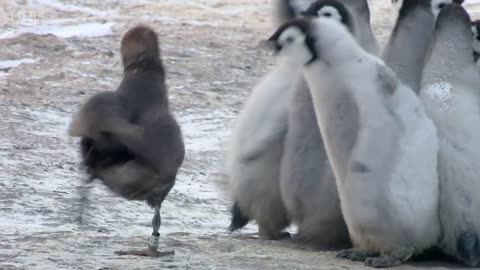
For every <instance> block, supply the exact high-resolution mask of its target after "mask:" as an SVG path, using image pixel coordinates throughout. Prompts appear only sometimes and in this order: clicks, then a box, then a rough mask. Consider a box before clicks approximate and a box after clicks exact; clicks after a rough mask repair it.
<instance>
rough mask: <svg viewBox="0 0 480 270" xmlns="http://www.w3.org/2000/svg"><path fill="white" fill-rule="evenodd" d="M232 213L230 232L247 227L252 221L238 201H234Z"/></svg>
mask: <svg viewBox="0 0 480 270" xmlns="http://www.w3.org/2000/svg"><path fill="white" fill-rule="evenodd" d="M231 214H232V222H231V223H230V226H229V227H228V231H230V232H234V231H236V230H240V229H241V228H243V227H245V226H246V225H247V224H248V222H249V221H250V219H249V218H248V217H247V216H246V215H245V214H244V213H243V212H242V210H241V209H240V207H239V206H238V203H237V202H234V203H233V206H232V209H231Z"/></svg>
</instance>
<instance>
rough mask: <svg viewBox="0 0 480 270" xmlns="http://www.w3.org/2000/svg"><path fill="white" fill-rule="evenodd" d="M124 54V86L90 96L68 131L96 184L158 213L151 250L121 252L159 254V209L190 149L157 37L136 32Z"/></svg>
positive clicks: (138, 29)
mask: <svg viewBox="0 0 480 270" xmlns="http://www.w3.org/2000/svg"><path fill="white" fill-rule="evenodd" d="M121 54H122V60H123V67H124V76H123V80H122V82H121V84H120V86H119V87H118V89H117V90H116V91H105V92H100V93H98V94H95V95H94V96H92V97H90V98H89V99H88V100H87V101H86V102H85V104H83V105H82V106H81V107H80V109H79V111H78V112H77V113H76V114H75V115H74V116H73V120H72V123H71V126H70V129H69V133H70V135H71V136H74V137H80V138H81V155H82V162H83V165H85V168H86V170H87V174H88V175H89V176H90V179H91V180H93V179H95V178H97V179H99V180H101V181H102V182H103V184H105V185H106V186H107V187H108V188H109V189H110V190H111V191H113V192H114V193H116V194H118V195H120V196H122V197H123V198H126V199H128V200H140V201H146V202H147V204H148V205H149V206H151V207H153V208H154V209H155V214H154V217H153V220H152V226H153V233H152V240H151V242H150V244H149V248H148V249H147V250H145V251H135V250H132V251H126V252H124V251H121V252H119V253H118V254H121V255H125V254H132V255H142V256H160V255H162V254H163V253H161V252H158V251H157V248H158V240H159V235H160V234H159V228H160V224H161V219H160V207H161V205H162V202H163V200H164V199H165V198H166V196H167V195H168V193H169V192H170V190H171V189H172V187H173V185H174V184H175V179H176V175H177V172H178V169H179V167H180V166H181V164H182V162H183V158H184V155H185V149H184V145H183V140H182V134H181V131H180V127H179V126H178V124H177V122H176V121H175V119H174V118H173V117H172V115H171V114H170V112H169V106H168V96H167V88H166V85H165V71H164V68H163V64H162V60H161V58H160V50H159V46H158V38H157V34H156V33H155V32H154V31H153V30H152V29H151V28H149V27H147V26H142V25H139V26H136V27H133V28H131V29H130V30H129V31H127V33H126V34H125V35H124V36H123V38H122V42H121Z"/></svg>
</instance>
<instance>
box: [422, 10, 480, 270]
mask: <svg viewBox="0 0 480 270" xmlns="http://www.w3.org/2000/svg"><path fill="white" fill-rule="evenodd" d="M452 44H454V46H453V45H452ZM472 51H473V49H472V34H471V23H470V18H469V15H468V13H467V12H466V11H465V9H464V8H463V7H461V6H459V5H456V4H450V5H448V6H446V7H444V8H443V9H442V11H441V12H440V14H439V16H438V19H437V23H436V25H435V34H434V41H433V46H432V49H431V52H430V56H429V58H428V60H427V64H426V66H425V70H424V78H423V81H422V85H423V87H422V90H421V93H420V97H421V99H422V101H423V103H424V104H425V106H426V110H427V113H428V114H429V115H430V116H431V118H432V119H433V121H434V123H435V125H436V126H437V128H438V132H439V138H440V152H439V155H438V160H439V166H438V173H439V179H440V220H441V225H442V239H441V241H440V247H441V248H442V250H443V251H444V252H445V253H447V254H449V255H451V256H454V257H456V258H458V259H459V260H461V261H463V262H464V263H465V264H467V265H469V266H477V267H478V266H480V215H479V213H478V211H479V209H480V196H479V191H480V179H479V178H478V176H479V174H480V107H479V106H478V103H479V101H480V72H479V70H478V69H477V68H476V66H475V63H474V60H473V58H472Z"/></svg>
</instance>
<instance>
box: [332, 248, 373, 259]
mask: <svg viewBox="0 0 480 270" xmlns="http://www.w3.org/2000/svg"><path fill="white" fill-rule="evenodd" d="M336 257H337V258H341V259H347V260H350V261H354V262H365V261H366V260H367V259H369V258H371V257H378V254H377V253H375V252H371V251H365V250H359V249H355V248H350V249H344V250H341V251H339V252H338V253H337V255H336Z"/></svg>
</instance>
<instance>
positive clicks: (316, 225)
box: [280, 0, 370, 249]
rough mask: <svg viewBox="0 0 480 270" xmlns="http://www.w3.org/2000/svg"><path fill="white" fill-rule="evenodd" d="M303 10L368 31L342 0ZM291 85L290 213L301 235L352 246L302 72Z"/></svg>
mask: <svg viewBox="0 0 480 270" xmlns="http://www.w3.org/2000/svg"><path fill="white" fill-rule="evenodd" d="M352 11H355V9H352ZM302 14H303V15H304V16H318V17H325V18H330V19H332V20H336V21H338V22H341V23H342V24H343V25H345V26H346V27H347V28H348V29H349V30H350V32H351V33H353V34H354V36H355V37H358V32H362V31H365V29H360V28H359V27H355V22H354V21H353V18H352V15H351V12H349V11H348V10H347V9H346V7H345V6H344V5H343V4H341V3H340V1H337V0H320V1H316V2H314V3H313V4H312V5H311V6H310V7H309V8H308V9H307V10H305V11H304V12H303V13H302ZM355 15H358V16H366V14H365V12H364V13H362V14H355ZM357 40H358V39H357ZM369 44H370V42H369V43H368V44H366V45H365V47H364V48H369ZM292 90H293V92H292V94H293V95H292V96H291V100H290V104H289V116H288V132H287V136H286V139H285V149H284V154H283V157H282V165H281V171H280V172H281V173H280V187H281V191H282V198H283V201H284V203H285V206H286V207H287V211H288V214H289V216H290V218H291V219H292V222H293V223H295V224H296V225H297V226H298V234H297V235H296V239H297V240H300V241H302V242H305V243H308V244H310V245H313V246H315V247H318V248H322V249H331V248H342V247H343V248H344V247H349V246H350V245H351V244H350V239H349V235H348V229H347V227H346V224H345V221H344V219H343V216H342V211H341V209H340V200H339V197H338V192H337V186H336V184H335V177H334V175H333V171H332V168H331V166H330V162H329V160H328V157H327V154H326V151H325V146H324V144H323V138H322V135H321V133H320V130H319V128H318V126H317V119H316V117H315V111H314V108H313V103H312V97H311V94H310V91H309V89H308V87H307V84H306V82H305V80H304V78H303V76H301V78H299V79H298V82H297V83H296V84H295V85H294V88H293V89H292Z"/></svg>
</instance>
